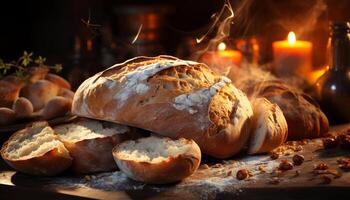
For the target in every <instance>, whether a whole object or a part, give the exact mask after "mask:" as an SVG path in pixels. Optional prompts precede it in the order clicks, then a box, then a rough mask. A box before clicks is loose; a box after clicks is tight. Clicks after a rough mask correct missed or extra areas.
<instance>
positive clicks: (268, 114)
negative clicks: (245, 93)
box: [248, 98, 288, 154]
mask: <svg viewBox="0 0 350 200" xmlns="http://www.w3.org/2000/svg"><path fill="white" fill-rule="evenodd" d="M253 110H254V117H253V126H252V132H251V136H250V144H249V149H248V153H249V154H257V153H266V152H269V151H271V150H273V149H275V148H277V147H278V146H280V145H282V144H283V143H284V142H285V141H286V140H287V137H288V125H287V122H286V119H285V117H284V115H283V113H282V110H281V109H280V108H279V107H278V105H277V104H273V103H271V102H269V101H268V100H267V99H266V98H257V99H255V100H254V102H253Z"/></svg>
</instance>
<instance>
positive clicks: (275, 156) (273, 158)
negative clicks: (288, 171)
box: [270, 152, 279, 160]
mask: <svg viewBox="0 0 350 200" xmlns="http://www.w3.org/2000/svg"><path fill="white" fill-rule="evenodd" d="M270 158H271V159H272V160H276V159H277V158H279V155H278V153H275V152H272V153H271V155H270Z"/></svg>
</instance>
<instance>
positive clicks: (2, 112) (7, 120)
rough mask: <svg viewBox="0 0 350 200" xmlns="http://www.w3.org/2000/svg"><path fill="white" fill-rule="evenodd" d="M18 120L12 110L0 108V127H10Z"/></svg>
mask: <svg viewBox="0 0 350 200" xmlns="http://www.w3.org/2000/svg"><path fill="white" fill-rule="evenodd" d="M15 120H16V113H15V111H13V110H12V109H9V108H5V107H1V108H0V125H8V124H11V123H13V122H14V121H15Z"/></svg>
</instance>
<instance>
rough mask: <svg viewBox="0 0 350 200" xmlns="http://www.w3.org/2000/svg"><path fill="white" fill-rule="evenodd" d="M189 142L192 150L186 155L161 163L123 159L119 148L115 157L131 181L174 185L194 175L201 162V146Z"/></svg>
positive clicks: (170, 158)
mask: <svg viewBox="0 0 350 200" xmlns="http://www.w3.org/2000/svg"><path fill="white" fill-rule="evenodd" d="M188 142H189V143H191V148H190V149H189V150H188V151H187V152H186V153H184V154H180V155H178V156H176V157H169V158H168V159H167V160H164V161H160V162H154V163H152V162H138V161H134V160H126V159H122V158H121V157H120V156H119V155H118V151H119V149H118V146H116V147H115V148H114V149H113V156H114V159H115V161H116V163H117V164H118V167H119V169H120V170H121V171H123V172H124V173H126V174H127V176H128V177H129V178H131V179H134V180H136V181H142V182H145V183H152V184H166V183H173V182H177V181H181V180H183V179H185V178H186V177H188V176H190V175H192V174H193V173H194V172H195V171H196V170H197V169H198V167H199V164H200V162H201V151H200V149H199V146H198V145H197V144H196V143H195V142H194V141H193V140H188Z"/></svg>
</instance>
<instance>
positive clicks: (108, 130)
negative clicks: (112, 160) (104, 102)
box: [54, 119, 130, 142]
mask: <svg viewBox="0 0 350 200" xmlns="http://www.w3.org/2000/svg"><path fill="white" fill-rule="evenodd" d="M54 130H55V132H56V133H57V134H58V136H59V138H60V139H61V140H63V141H69V142H79V141H82V140H89V139H95V138H104V137H109V136H113V135H116V134H123V133H126V132H128V131H129V130H130V129H129V127H127V126H124V125H120V124H115V123H111V122H100V121H96V120H91V119H79V120H78V121H77V122H75V123H70V124H64V125H60V126H56V127H54Z"/></svg>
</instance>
